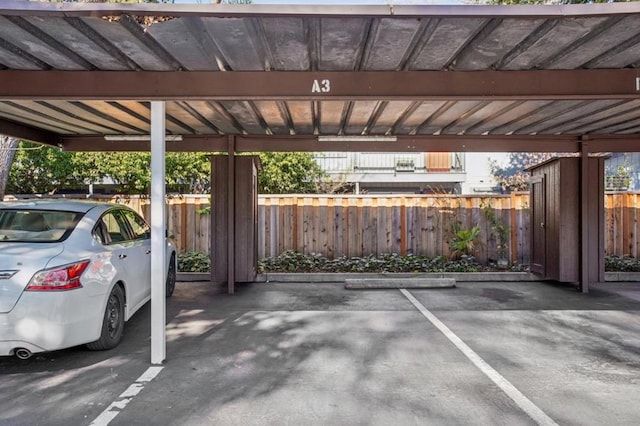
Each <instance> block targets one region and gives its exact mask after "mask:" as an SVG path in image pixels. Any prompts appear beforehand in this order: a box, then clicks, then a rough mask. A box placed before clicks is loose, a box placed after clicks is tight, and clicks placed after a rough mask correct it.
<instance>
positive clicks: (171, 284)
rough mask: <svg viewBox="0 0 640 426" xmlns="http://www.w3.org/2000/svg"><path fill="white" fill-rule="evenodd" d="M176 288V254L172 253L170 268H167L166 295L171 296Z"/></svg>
mask: <svg viewBox="0 0 640 426" xmlns="http://www.w3.org/2000/svg"><path fill="white" fill-rule="evenodd" d="M175 289H176V255H175V254H172V255H171V260H169V269H168V270H167V289H166V296H167V297H171V295H172V294H173V290H175Z"/></svg>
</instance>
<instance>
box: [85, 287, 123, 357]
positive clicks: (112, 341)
mask: <svg viewBox="0 0 640 426" xmlns="http://www.w3.org/2000/svg"><path fill="white" fill-rule="evenodd" d="M123 330H124V292H123V291H122V288H121V287H120V286H119V285H116V286H115V287H113V290H111V294H109V299H108V300H107V307H106V308H105V310H104V317H103V319H102V329H101V332H100V338H99V339H98V340H96V341H95V342H91V343H88V344H87V348H89V349H90V350H92V351H104V350H107V349H111V348H114V347H116V346H117V345H118V343H120V340H121V339H122V333H123Z"/></svg>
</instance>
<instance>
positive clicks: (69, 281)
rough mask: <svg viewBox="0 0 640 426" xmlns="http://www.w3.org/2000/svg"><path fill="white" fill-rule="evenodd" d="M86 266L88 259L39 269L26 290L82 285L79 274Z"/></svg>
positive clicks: (55, 288)
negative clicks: (42, 269)
mask: <svg viewBox="0 0 640 426" xmlns="http://www.w3.org/2000/svg"><path fill="white" fill-rule="evenodd" d="M87 266H89V261H88V260H83V261H82V262H78V263H72V264H70V265H64V266H58V267H56V268H52V269H45V270H44V271H40V272H38V273H36V274H35V275H34V276H33V278H31V281H30V282H29V285H28V286H27V291H52V290H54V291H55V290H72V289H74V288H80V287H82V283H81V282H80V275H82V273H83V272H84V270H85V269H87Z"/></svg>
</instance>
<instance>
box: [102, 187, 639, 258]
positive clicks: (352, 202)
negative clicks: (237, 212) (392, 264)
mask: <svg viewBox="0 0 640 426" xmlns="http://www.w3.org/2000/svg"><path fill="white" fill-rule="evenodd" d="M109 201H112V202H117V203H120V204H125V205H128V206H130V207H132V208H134V209H135V210H137V211H139V212H141V213H142V214H143V215H144V216H145V217H147V218H148V217H149V207H150V200H149V199H147V198H137V197H130V198H129V197H114V198H110V199H109ZM258 204H259V206H258V255H259V257H260V258H264V257H268V256H275V255H278V254H279V253H282V252H283V251H285V250H297V251H300V252H303V253H320V254H323V255H325V256H328V257H333V258H335V257H339V256H363V255H368V254H383V253H400V254H407V253H413V254H424V255H428V256H437V255H444V256H447V255H449V253H450V249H449V241H450V239H451V236H452V232H451V230H452V227H453V226H454V225H455V224H456V223H457V224H459V226H460V228H461V229H470V228H471V227H472V226H474V225H476V224H477V225H479V227H480V239H479V244H478V245H477V257H478V259H479V260H480V261H484V260H486V259H496V257H497V235H496V232H495V231H494V230H493V229H492V226H491V223H490V221H489V220H488V219H487V214H486V209H487V208H489V209H492V210H493V211H494V213H495V216H496V218H497V219H498V220H499V221H500V222H501V223H502V224H503V226H504V227H505V228H506V229H507V230H508V231H509V238H508V250H507V251H508V257H509V258H510V259H511V261H512V262H518V263H523V264H528V263H529V250H530V248H529V194H528V193H526V192H525V193H516V194H510V195H492V196H455V195H452V196H449V195H410V196H371V195H361V196H356V195H341V196H324V195H297V196H262V195H261V196H260V197H259V203H258ZM207 207H209V198H208V197H207V196H200V195H197V196H195V195H185V196H182V197H169V198H167V222H168V228H169V232H170V233H171V234H172V235H173V236H174V238H175V240H176V243H177V245H178V248H179V250H180V252H181V253H182V252H189V251H201V252H206V253H209V252H210V249H211V242H210V235H209V233H210V227H211V225H210V216H209V215H208V214H206V213H204V214H202V213H199V212H201V211H202V210H204V209H205V208H207ZM639 220H640V193H630V192H614V193H607V194H606V195H605V251H606V253H607V254H617V255H632V256H638V255H639V254H640V224H639Z"/></svg>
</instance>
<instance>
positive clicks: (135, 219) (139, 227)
mask: <svg viewBox="0 0 640 426" xmlns="http://www.w3.org/2000/svg"><path fill="white" fill-rule="evenodd" d="M122 213H123V216H124V217H125V218H126V220H127V222H128V223H129V227H130V228H131V231H132V232H133V238H134V239H136V240H148V239H149V238H151V228H150V227H149V225H148V224H147V222H145V220H144V219H143V218H142V217H140V215H138V214H137V213H136V212H134V211H131V210H123V211H122Z"/></svg>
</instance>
